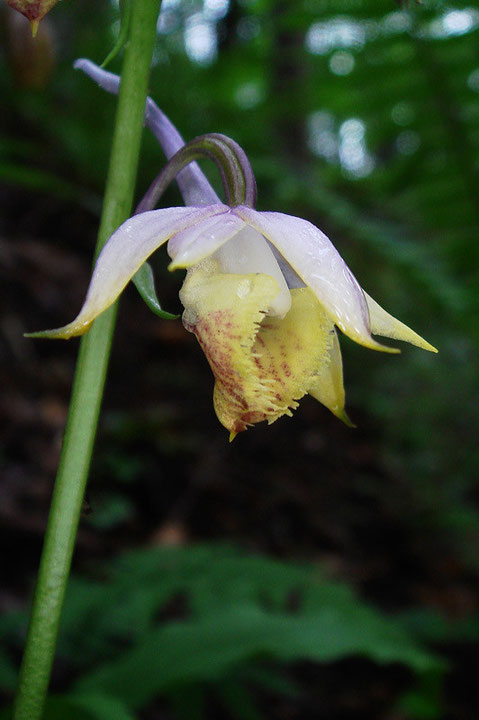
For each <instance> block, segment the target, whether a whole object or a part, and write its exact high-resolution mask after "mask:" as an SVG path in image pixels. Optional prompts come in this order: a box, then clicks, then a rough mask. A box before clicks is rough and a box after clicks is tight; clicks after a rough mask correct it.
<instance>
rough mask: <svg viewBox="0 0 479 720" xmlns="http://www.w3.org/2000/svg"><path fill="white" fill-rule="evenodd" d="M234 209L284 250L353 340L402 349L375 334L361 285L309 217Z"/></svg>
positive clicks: (385, 349)
mask: <svg viewBox="0 0 479 720" xmlns="http://www.w3.org/2000/svg"><path fill="white" fill-rule="evenodd" d="M234 212H235V213H236V214H237V215H238V216H239V217H241V218H242V219H243V220H244V221H245V222H247V223H248V224H249V225H250V226H251V227H253V228H254V229H255V230H258V232H260V233H262V235H264V237H265V238H266V239H267V240H269V242H270V243H271V244H272V245H273V246H274V247H275V248H276V249H277V250H278V251H279V252H280V253H281V255H282V256H283V257H284V258H285V260H286V261H287V262H288V263H289V265H290V266H291V267H292V268H293V270H294V272H295V273H296V274H297V275H298V276H299V277H300V278H301V280H302V281H303V282H304V283H305V284H306V285H307V286H308V287H309V288H311V290H312V291H313V293H314V294H315V295H316V297H317V298H318V300H319V302H320V303H321V304H322V306H323V307H324V310H325V312H326V313H327V314H328V316H329V317H330V318H331V320H332V321H333V322H334V323H335V324H336V325H337V326H338V327H339V329H340V330H341V331H342V332H343V333H344V334H345V335H347V336H348V337H350V338H351V340H354V341H355V342H357V343H359V344H360V345H363V346H364V347H367V348H370V349H371V350H380V351H382V352H388V353H398V352H400V351H399V350H397V349H396V348H391V347H388V346H387V345H381V343H379V342H377V340H375V339H374V338H373V337H372V336H371V329H370V326H369V312H368V307H367V304H366V299H365V297H364V294H363V292H362V290H361V287H360V285H359V283H358V281H357V280H356V278H355V277H354V275H353V274H352V272H351V271H350V269H349V268H348V266H347V265H346V263H345V262H344V260H343V259H342V257H341V255H340V254H339V253H338V251H337V250H336V248H335V247H334V245H333V244H332V242H331V241H330V240H329V238H328V237H327V236H326V235H325V234H324V233H323V232H322V231H321V230H319V228H317V227H315V226H314V225H312V223H310V222H308V221H307V220H302V219H301V218H297V217H293V216H291V215H284V214H283V213H277V212H258V211H256V210H252V209H251V208H247V207H245V206H243V205H241V206H240V207H237V208H234Z"/></svg>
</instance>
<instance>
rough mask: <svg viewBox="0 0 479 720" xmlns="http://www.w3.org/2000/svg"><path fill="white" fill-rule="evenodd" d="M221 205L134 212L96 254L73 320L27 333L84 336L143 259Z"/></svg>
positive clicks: (31, 335)
mask: <svg viewBox="0 0 479 720" xmlns="http://www.w3.org/2000/svg"><path fill="white" fill-rule="evenodd" d="M223 207H224V206H223V205H219V206H218V205H211V206H209V207H207V208H190V207H178V208H163V209H161V210H151V211H150V212H145V213H141V214H140V215H134V216H133V217H132V218H130V219H129V220H127V221H126V222H124V223H123V225H120V227H119V228H118V230H116V231H115V232H114V233H113V235H112V236H111V237H110V239H109V240H108V242H107V243H106V245H105V247H104V248H103V250H102V251H101V253H100V255H99V256H98V260H97V262H96V265H95V268H94V270H93V275H92V278H91V281H90V287H89V288H88V293H87V296H86V299H85V303H84V305H83V307H82V309H81V310H80V313H79V314H78V316H77V317H76V318H75V320H73V322H71V323H69V324H68V325H65V326H64V327H62V328H56V329H54V330H44V331H42V332H36V333H30V335H29V337H36V338H63V339H67V338H70V337H72V336H74V335H83V334H84V333H85V332H86V331H87V330H88V329H89V327H90V325H91V324H92V322H93V320H95V318H96V317H98V315H100V314H101V313H102V312H103V311H104V310H106V309H107V308H109V307H110V305H112V304H113V303H114V302H115V300H116V299H117V298H118V296H119V295H120V293H121V292H122V291H123V289H124V288H125V286H126V285H127V284H128V282H129V281H130V280H131V279H132V277H133V276H134V275H135V273H136V272H137V271H138V270H139V269H140V268H141V266H142V265H143V263H144V262H145V260H147V259H148V258H149V257H150V255H151V254H152V253H153V252H154V251H155V250H157V249H158V248H159V247H161V245H163V244H164V243H165V242H167V241H168V240H169V239H170V238H171V237H172V235H174V234H175V233H177V232H181V231H182V230H184V229H185V228H187V227H196V225H197V224H201V222H202V221H204V220H205V219H208V218H209V217H211V216H212V215H215V214H217V213H218V212H222V210H223Z"/></svg>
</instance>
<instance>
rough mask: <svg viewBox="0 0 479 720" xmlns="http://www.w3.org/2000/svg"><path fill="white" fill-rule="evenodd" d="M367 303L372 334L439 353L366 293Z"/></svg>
mask: <svg viewBox="0 0 479 720" xmlns="http://www.w3.org/2000/svg"><path fill="white" fill-rule="evenodd" d="M364 296H365V298H366V302H367V304H368V308H369V316H370V322H371V332H373V333H374V334H375V335H382V336H383V337H388V338H392V339H393V340H402V341H403V342H408V343H410V344H411V345H416V346H417V347H419V348H422V349H423V350H428V351H429V352H433V353H437V352H438V351H437V349H436V348H435V347H434V346H433V345H431V344H430V343H428V342H427V341H426V340H424V338H422V337H421V336H420V335H418V334H417V333H416V332H414V330H411V328H410V327H408V326H407V325H405V324H404V323H402V322H401V321H400V320H397V319H396V318H395V317H393V316H392V315H390V314H389V313H388V312H386V310H383V308H382V307H381V306H380V305H379V304H378V303H377V302H376V301H375V300H373V298H372V297H370V296H369V295H368V294H367V293H366V292H365V293H364Z"/></svg>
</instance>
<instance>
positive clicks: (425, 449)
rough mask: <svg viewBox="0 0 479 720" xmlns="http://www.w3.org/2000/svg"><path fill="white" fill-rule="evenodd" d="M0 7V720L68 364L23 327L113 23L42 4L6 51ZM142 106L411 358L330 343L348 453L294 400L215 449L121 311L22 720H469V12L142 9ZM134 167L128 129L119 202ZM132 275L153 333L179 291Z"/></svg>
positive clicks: (473, 253)
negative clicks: (62, 597) (87, 472)
mask: <svg viewBox="0 0 479 720" xmlns="http://www.w3.org/2000/svg"><path fill="white" fill-rule="evenodd" d="M0 10H1V13H0V28H1V35H0V37H1V52H0V108H1V110H0V182H1V190H0V273H1V278H0V279H1V289H2V306H1V320H0V362H1V365H0V387H1V397H0V413H1V448H0V464H1V476H2V477H1V484H0V522H1V527H0V542H1V548H2V549H1V565H2V573H1V585H0V613H1V616H0V636H1V637H2V642H1V644H0V691H1V697H2V699H3V700H4V701H5V707H7V706H8V703H9V702H10V699H11V695H12V691H13V689H14V687H15V677H16V668H17V667H18V663H19V661H20V657H21V647H22V642H23V638H24V633H25V623H26V615H27V611H28V600H29V598H30V595H31V590H32V586H33V582H34V577H35V572H36V568H37V565H38V560H39V554H40V550H41V542H42V534H43V532H44V528H45V523H46V517H47V512H48V505H49V499H50V496H51V491H52V484H53V481H54V476H55V470H56V466H57V462H58V456H59V448H60V443H61V436H62V429H63V427H64V422H65V417H66V412H67V406H68V402H69V393H70V388H71V382H72V376H73V372H74V366H75V357H76V352H77V347H78V341H76V340H72V341H70V342H68V343H66V342H53V341H52V342H47V341H38V340H37V341H33V340H30V339H25V338H24V337H23V333H24V332H26V331H29V330H37V329H42V328H50V327H58V326H60V325H62V324H64V323H66V322H68V321H69V320H71V319H72V318H73V317H74V315H76V313H77V312H78V310H79V308H80V306H81V303H82V300H83V297H84V294H85V291H86V288H87V285H88V278H89V272H90V266H91V259H92V252H93V247H94V243H95V238H96V230H97V224H98V218H99V213H100V208H101V197H102V191H103V185H104V180H105V174H106V166H107V161H108V154H109V148H110V140H111V132H112V122H113V117H114V109H115V99H114V98H113V97H111V96H107V95H106V94H105V93H103V92H102V91H101V90H100V89H99V88H98V87H97V86H96V85H95V84H94V83H92V82H91V81H90V80H89V79H88V78H86V77H85V76H84V75H82V74H80V73H78V72H75V71H73V69H72V63H73V61H74V59H75V58H77V57H89V58H91V59H92V60H94V61H95V62H98V63H99V62H101V61H102V60H103V59H104V58H105V56H106V55H107V53H108V51H109V50H110V49H111V47H112V46H113V45H114V42H115V38H116V37H117V35H118V31H119V11H118V7H117V5H116V4H115V3H114V2H111V3H109V2H106V0H101V1H100V0H83V1H82V2H78V1H76V0H64V1H63V2H61V3H59V4H58V5H57V6H56V7H55V8H54V9H53V11H52V12H51V13H50V15H49V16H48V17H47V18H46V19H45V21H44V22H43V23H42V25H41V30H40V32H39V35H38V37H37V39H36V41H32V39H31V37H30V36H29V28H28V24H27V23H26V22H25V23H24V22H23V18H21V17H20V16H17V15H15V14H14V13H13V11H10V10H9V8H7V6H6V4H3V5H2V7H1V8H0ZM120 67H121V57H117V58H116V59H115V60H114V61H113V62H112V64H111V66H110V68H109V69H112V70H113V71H119V69H120ZM150 94H151V95H152V96H153V97H154V98H155V100H156V101H157V102H158V104H159V105H160V107H161V108H162V109H163V110H164V111H165V112H166V113H167V114H168V115H169V116H170V117H171V119H172V120H173V122H174V123H175V124H176V125H177V126H178V128H179V129H180V130H181V132H182V133H183V134H184V136H185V137H186V138H192V137H194V136H195V135H198V134H201V133H204V132H213V131H215V132H223V133H225V134H227V135H230V136H232V137H233V138H234V139H236V140H237V141H238V142H239V143H240V144H241V145H242V146H243V147H244V149H245V150H246V152H247V153H248V155H249V157H250V160H251V163H252V165H253V168H254V170H255V173H256V178H257V182H258V188H259V202H258V208H259V209H260V210H266V209H268V210H279V211H282V212H286V213H290V214H292V215H298V216H300V217H304V218H307V219H308V220H310V221H312V222H313V223H315V224H316V225H318V226H319V227H321V228H322V229H323V230H324V231H325V232H326V233H327V234H328V235H329V237H330V238H331V239H332V240H333V242H334V243H335V244H336V246H337V248H338V249H339V251H340V252H341V253H342V255H343V256H344V258H345V259H346V261H347V262H348V264H349V266H350V267H351V269H352V270H353V272H354V274H355V275H356V276H357V277H358V279H359V281H360V282H361V284H362V285H363V287H364V288H365V289H366V290H367V291H368V292H369V293H370V294H371V295H372V296H373V297H374V298H376V299H377V300H378V302H380V304H381V305H383V306H384V307H385V308H386V309H387V310H388V311H389V312H391V313H392V314H394V315H395V316H397V317H399V318H400V319H401V320H403V321H404V322H406V323H407V324H408V325H410V326H411V327H413V328H414V329H415V330H417V331H418V332H419V333H420V334H422V335H424V337H425V338H426V339H427V340H428V341H430V342H431V343H433V344H434V345H435V346H436V347H438V348H439V355H432V354H429V353H425V352H422V351H420V350H418V349H416V348H412V347H409V346H407V347H406V346H405V347H404V349H403V352H402V354H401V355H400V356H388V355H385V354H380V353H374V352H371V351H368V350H365V349H364V348H362V347H359V346H357V345H354V344H353V343H352V342H350V341H349V340H348V339H347V338H342V339H341V343H342V348H343V359H344V375H345V384H346V391H347V400H348V403H347V407H348V412H349V414H350V416H351V417H352V419H353V420H354V421H355V423H356V424H357V426H358V427H357V429H355V430H351V429H349V428H348V427H345V426H343V425H342V424H341V423H340V422H339V421H338V420H337V419H336V418H334V417H333V416H331V415H330V414H328V412H327V411H326V410H325V409H324V408H323V407H322V406H320V405H319V404H318V403H316V402H315V401H314V400H312V399H311V398H305V399H304V400H303V401H302V402H301V405H300V407H299V409H298V410H297V411H296V412H295V414H294V417H293V418H291V419H290V418H283V419H281V420H279V421H278V422H277V423H275V424H274V425H272V426H270V427H268V426H266V425H264V424H263V425H259V426H257V427H255V428H252V429H250V430H249V431H248V432H246V433H244V434H242V435H241V436H239V437H238V438H236V440H235V441H234V442H233V443H232V444H229V443H228V438H227V433H226V432H225V430H224V429H223V428H222V427H221V426H220V425H219V423H218V421H217V420H216V417H215V414H214V411H213V407H212V401H211V398H212V388H213V379H212V376H211V372H210V370H209V367H208V365H207V363H206V360H205V358H204V357H203V355H202V353H201V350H200V348H199V346H198V345H197V343H196V341H195V338H194V337H193V336H192V335H190V334H188V333H187V332H185V331H184V330H183V328H182V325H181V322H180V321H179V320H177V321H163V320H159V319H158V318H157V317H155V316H154V315H152V314H151V313H150V312H149V311H148V309H147V308H146V306H145V305H144V304H143V303H142V301H141V299H140V298H139V296H138V294H137V293H136V291H135V289H134V288H128V289H127V291H126V292H125V293H124V295H123V298H122V301H121V308H120V315H119V322H118V328H117V332H116V337H115V342H114V347H113V354H112V360H111V367H110V375H109V379H108V384H107V388H106V394H105V399H104V405H103V412H102V418H101V424H100V429H99V435H98V441H97V445H96V451H95V456H94V462H93V467H92V471H91V479H90V483H89V490H88V498H87V501H86V503H85V512H84V517H83V519H82V522H81V528H80V532H79V536H78V544H77V552H76V555H75V561H74V576H73V579H72V582H71V587H70V591H69V595H68V598H67V603H66V607H65V613H64V620H63V628H62V632H61V637H60V645H59V653H58V659H57V663H56V665H55V668H54V676H53V683H52V692H53V693H54V695H53V697H52V699H51V701H50V702H49V705H48V709H47V717H48V718H72V720H109V719H111V720H112V719H114V720H133V719H134V718H141V719H144V720H156V719H157V718H158V719H160V718H161V719H164V720H177V719H179V720H181V719H182V718H193V719H196V718H206V717H208V718H213V719H214V718H225V720H229V719H230V718H238V719H240V720H243V719H244V720H259V719H260V718H266V719H267V720H281V719H288V720H290V719H291V720H295V719H298V720H303V719H304V720H313V719H314V720H316V719H319V720H323V719H324V720H326V718H327V719H328V720H331V719H338V720H342V719H343V718H346V719H350V720H356V719H357V718H368V719H370V720H374V719H375V718H377V719H378V720H379V719H380V720H423V719H424V720H426V719H431V720H437V719H440V718H445V719H449V718H450V719H451V720H452V719H454V720H472V719H473V718H474V719H475V718H477V716H478V713H479V700H478V696H477V664H478V661H479V649H478V644H477V643H478V640H479V605H478V603H479V588H478V583H477V581H478V575H479V559H478V558H479V552H478V543H479V515H478V512H477V510H478V507H477V506H478V499H479V487H478V475H479V442H478V427H479V407H478V402H477V396H478V385H479V383H478V369H477V368H478V350H479V322H478V320H477V317H478V310H479V285H478V279H479V264H478V259H479V243H478V233H477V229H478V226H479V222H478V221H479V201H478V191H477V188H478V176H479V10H478V8H477V6H476V5H475V4H474V3H473V2H470V3H467V2H462V1H461V0H451V1H450V2H449V1H447V2H446V1H445V0H423V2H422V3H420V4H419V3H414V2H411V3H406V2H404V3H400V2H395V1H394V0H301V1H299V0H276V1H275V0H230V1H229V2H228V0H203V2H201V1H200V0H164V3H163V10H162V14H161V17H160V22H159V26H158V39H157V46H156V50H155V55H154V67H153V70H152V74H151V80H150ZM162 162H163V157H162V154H161V151H160V149H159V148H158V146H157V145H156V143H155V141H154V139H153V138H152V137H151V136H150V135H148V134H147V133H146V132H145V136H144V143H143V149H142V156H141V163H140V172H139V178H138V192H137V196H138V198H140V197H141V195H142V192H144V191H145V190H146V188H147V187H148V185H149V183H150V181H151V180H152V178H153V177H154V176H155V174H156V173H157V172H158V170H159V168H160V167H161V164H162ZM204 169H205V171H206V172H207V173H208V174H209V175H210V173H211V179H212V181H213V182H214V183H215V184H216V185H217V183H218V179H217V177H216V176H215V171H214V170H212V169H211V168H210V167H209V166H208V165H205V166H204ZM180 202H181V200H180V196H179V194H178V193H177V191H176V190H175V189H174V188H173V189H171V190H170V191H169V192H168V194H167V196H166V197H165V199H164V203H165V204H179V203H180ZM155 268H156V277H157V291H158V294H159V296H160V298H161V301H162V304H163V307H165V308H166V309H168V310H171V311H173V312H180V311H181V307H180V303H179V300H178V289H179V287H180V284H181V273H176V274H169V273H168V272H167V271H166V255H165V254H164V253H161V252H160V253H158V257H157V258H155Z"/></svg>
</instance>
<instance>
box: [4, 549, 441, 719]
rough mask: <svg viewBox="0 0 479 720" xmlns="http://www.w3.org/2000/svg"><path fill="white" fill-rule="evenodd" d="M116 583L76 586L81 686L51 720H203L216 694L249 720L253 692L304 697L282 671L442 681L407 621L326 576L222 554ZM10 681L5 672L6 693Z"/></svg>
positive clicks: (122, 574) (166, 556)
mask: <svg viewBox="0 0 479 720" xmlns="http://www.w3.org/2000/svg"><path fill="white" fill-rule="evenodd" d="M102 574H104V571H103V573H102ZM107 574H108V580H107V581H106V582H105V581H103V582H95V581H92V580H91V579H90V580H88V579H83V578H74V579H73V580H72V581H71V583H70V587H69V591H68V595H67V598H66V602H65V609H64V613H63V622H62V630H61V635H60V640H59V656H60V657H64V658H65V659H66V660H67V661H68V663H69V665H70V671H74V672H75V673H76V674H77V675H78V673H80V678H79V679H77V680H76V681H75V682H74V683H73V688H72V693H71V695H68V696H66V697H65V698H64V699H63V700H62V699H60V698H56V699H52V704H51V707H50V709H49V712H48V713H47V716H46V717H47V718H49V719H50V718H56V717H57V715H58V712H59V710H58V707H60V708H62V710H63V712H64V713H65V712H67V707H71V708H72V710H71V712H73V708H74V707H75V705H76V704H77V703H78V704H79V705H80V706H81V704H83V705H84V706H85V707H86V708H87V709H90V714H88V715H85V717H87V716H88V717H90V715H91V717H98V718H105V720H107V718H110V717H113V716H114V712H119V711H120V710H121V712H122V714H121V715H118V717H119V718H120V717H121V718H123V717H125V718H127V717H130V715H129V714H128V712H129V711H131V710H138V709H140V708H142V707H145V706H147V705H148V704H149V703H151V702H152V701H153V700H154V699H155V698H156V697H157V696H158V695H159V694H160V693H161V694H164V695H166V696H167V697H168V698H169V699H170V701H171V702H172V704H173V706H175V707H176V709H177V712H178V717H182V716H183V715H184V716H185V717H200V716H201V713H200V708H201V706H202V703H203V700H204V696H205V695H206V694H207V692H208V691H210V690H211V688H212V687H213V688H215V687H216V690H217V692H219V693H220V694H221V693H222V694H223V698H222V699H223V702H224V703H225V704H226V705H227V706H228V707H229V709H230V710H231V711H232V712H233V715H236V716H237V717H239V718H243V717H247V714H246V713H243V712H242V709H241V707H238V706H237V703H236V698H240V697H243V696H244V698H245V702H246V703H247V705H248V704H249V702H251V701H248V693H247V686H248V683H251V682H253V683H254V684H255V685H259V686H261V685H265V684H266V686H270V685H273V686H274V687H275V688H276V689H279V690H281V689H282V691H283V692H294V691H295V688H294V686H293V685H291V683H289V682H288V681H287V679H286V678H284V677H282V676H281V675H280V674H279V673H278V670H275V669H274V666H271V661H273V660H274V661H281V662H282V663H289V662H293V661H298V660H304V659H309V660H316V661H320V662H334V661H338V660H341V659H343V658H346V657H349V656H354V655H360V656H362V657H366V658H369V659H370V660H372V661H374V662H376V663H379V664H388V663H389V664H391V663H400V664H403V665H405V666H406V667H409V668H410V669H411V670H413V671H414V672H415V673H417V674H418V676H420V677H424V678H425V677H431V676H435V677H439V678H440V677H441V674H442V672H443V670H444V668H445V665H444V663H443V662H442V661H441V660H439V659H438V658H437V657H435V656H434V655H433V654H430V653H428V652H427V651H426V650H424V649H423V648H421V646H420V645H419V644H418V643H417V642H416V641H415V640H414V639H413V636H412V635H410V634H409V632H408V631H407V629H406V626H405V624H404V622H402V621H400V620H394V619H392V618H388V617H387V616H385V615H383V614H382V613H380V612H379V611H378V610H375V609H373V608H371V607H368V606H367V605H366V604H365V603H363V602H361V601H360V600H359V599H358V598H357V597H355V596H354V595H353V594H352V593H351V591H350V590H349V589H348V588H347V587H346V586H344V585H341V584H339V583H334V582H331V581H330V580H327V579H326V578H324V577H323V576H322V573H320V571H319V570H318V568H315V567H307V566H304V567H298V566H293V565H287V564H285V563H280V562H277V561H273V560H269V559H267V558H265V557H260V556H256V557H255V556H247V555H243V554H240V553H239V552H237V551H235V550H233V549H230V548H222V547H219V546H217V545H215V546H213V547H208V546H198V547H191V548H185V549H174V548H169V549H163V550H159V549H152V550H145V551H136V552H132V553H130V554H128V555H126V556H124V557H121V558H120V559H119V560H118V561H117V562H116V563H115V565H114V566H113V567H111V568H110V569H109V570H108V571H107ZM169 616H170V617H169ZM22 620H23V618H22V617H21V615H19V614H18V613H17V614H13V615H11V616H10V617H9V616H6V617H5V618H4V620H3V632H2V635H3V640H4V643H5V644H7V641H8V640H10V642H11V641H12V639H15V638H16V639H17V641H18V635H19V633H18V626H19V625H21V623H22ZM4 664H5V667H6V661H4ZM10 681H11V676H10V671H9V670H6V669H5V668H4V669H3V671H1V672H0V682H1V683H2V684H3V685H8V684H9V683H10ZM99 700H101V702H100V703H98V701H99ZM63 703H65V704H63ZM230 703H231V705H232V707H230ZM247 705H246V706H247ZM57 706H58V707H57ZM93 711H94V714H93ZM69 712H70V711H69ZM78 712H80V710H79V711H78ZM73 717H76V715H73ZM78 717H83V715H80V714H79V715H78Z"/></svg>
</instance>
